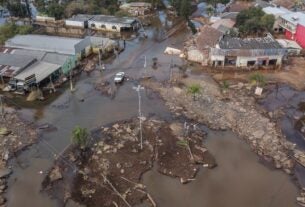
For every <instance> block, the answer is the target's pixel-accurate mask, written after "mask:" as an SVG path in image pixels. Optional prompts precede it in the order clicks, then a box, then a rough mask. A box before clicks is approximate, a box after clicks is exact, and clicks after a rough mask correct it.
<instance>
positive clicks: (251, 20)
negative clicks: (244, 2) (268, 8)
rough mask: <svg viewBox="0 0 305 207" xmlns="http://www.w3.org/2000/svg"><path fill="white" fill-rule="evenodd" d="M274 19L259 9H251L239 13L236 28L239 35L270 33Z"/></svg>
mask: <svg viewBox="0 0 305 207" xmlns="http://www.w3.org/2000/svg"><path fill="white" fill-rule="evenodd" d="M274 21H275V18H274V16H273V15H268V14H265V13H264V12H263V11H262V9H261V8H256V7H251V8H249V9H246V10H243V11H241V12H240V13H239V14H238V15H237V18H236V26H237V27H238V29H239V32H240V34H242V35H243V36H247V35H253V34H256V35H260V34H262V33H264V32H272V31H273V25H274Z"/></svg>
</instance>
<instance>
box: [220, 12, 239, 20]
mask: <svg viewBox="0 0 305 207" xmlns="http://www.w3.org/2000/svg"><path fill="white" fill-rule="evenodd" d="M238 13H239V12H224V13H222V14H220V15H219V16H220V17H221V18H222V19H232V20H235V19H236V17H237V15H238Z"/></svg>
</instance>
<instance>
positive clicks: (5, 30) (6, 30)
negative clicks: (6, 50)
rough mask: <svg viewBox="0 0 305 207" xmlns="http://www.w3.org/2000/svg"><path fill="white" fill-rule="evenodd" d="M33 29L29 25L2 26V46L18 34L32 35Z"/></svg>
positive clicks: (0, 42) (0, 37)
mask: <svg viewBox="0 0 305 207" xmlns="http://www.w3.org/2000/svg"><path fill="white" fill-rule="evenodd" d="M32 30H33V28H32V27H31V26H28V25H22V26H19V25H16V24H12V23H10V24H5V25H2V26H0V44H1V45H3V44H4V43H5V41H6V40H8V39H9V38H12V37H14V36H15V35H17V34H28V33H31V32H32Z"/></svg>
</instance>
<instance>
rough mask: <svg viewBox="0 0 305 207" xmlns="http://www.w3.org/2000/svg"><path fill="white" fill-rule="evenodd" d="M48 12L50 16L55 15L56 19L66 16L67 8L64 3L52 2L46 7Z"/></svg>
mask: <svg viewBox="0 0 305 207" xmlns="http://www.w3.org/2000/svg"><path fill="white" fill-rule="evenodd" d="M46 13H47V15H48V16H50V17H55V19H62V18H63V17H64V14H65V10H64V7H63V6H62V5H59V4H56V3H52V4H50V5H49V6H48V8H47V9H46Z"/></svg>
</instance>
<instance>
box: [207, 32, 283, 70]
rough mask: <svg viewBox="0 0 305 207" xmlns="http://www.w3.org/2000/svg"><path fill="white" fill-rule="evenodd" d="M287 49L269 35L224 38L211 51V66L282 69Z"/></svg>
mask: <svg viewBox="0 0 305 207" xmlns="http://www.w3.org/2000/svg"><path fill="white" fill-rule="evenodd" d="M285 54H286V49H285V48H282V46H281V45H280V44H279V43H278V42H277V41H276V40H274V39H273V37H272V36H271V35H270V34H269V35H267V36H266V37H262V38H246V39H241V38H237V37H229V36H224V37H223V38H222V39H221V40H220V41H219V43H218V44H217V45H216V47H215V48H211V49H210V57H209V61H210V62H209V64H210V65H212V66H215V67H217V66H221V67H226V66H231V67H236V68H244V69H251V68H258V67H268V66H271V67H274V68H275V67H281V64H282V59H283V57H284V55H285Z"/></svg>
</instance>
